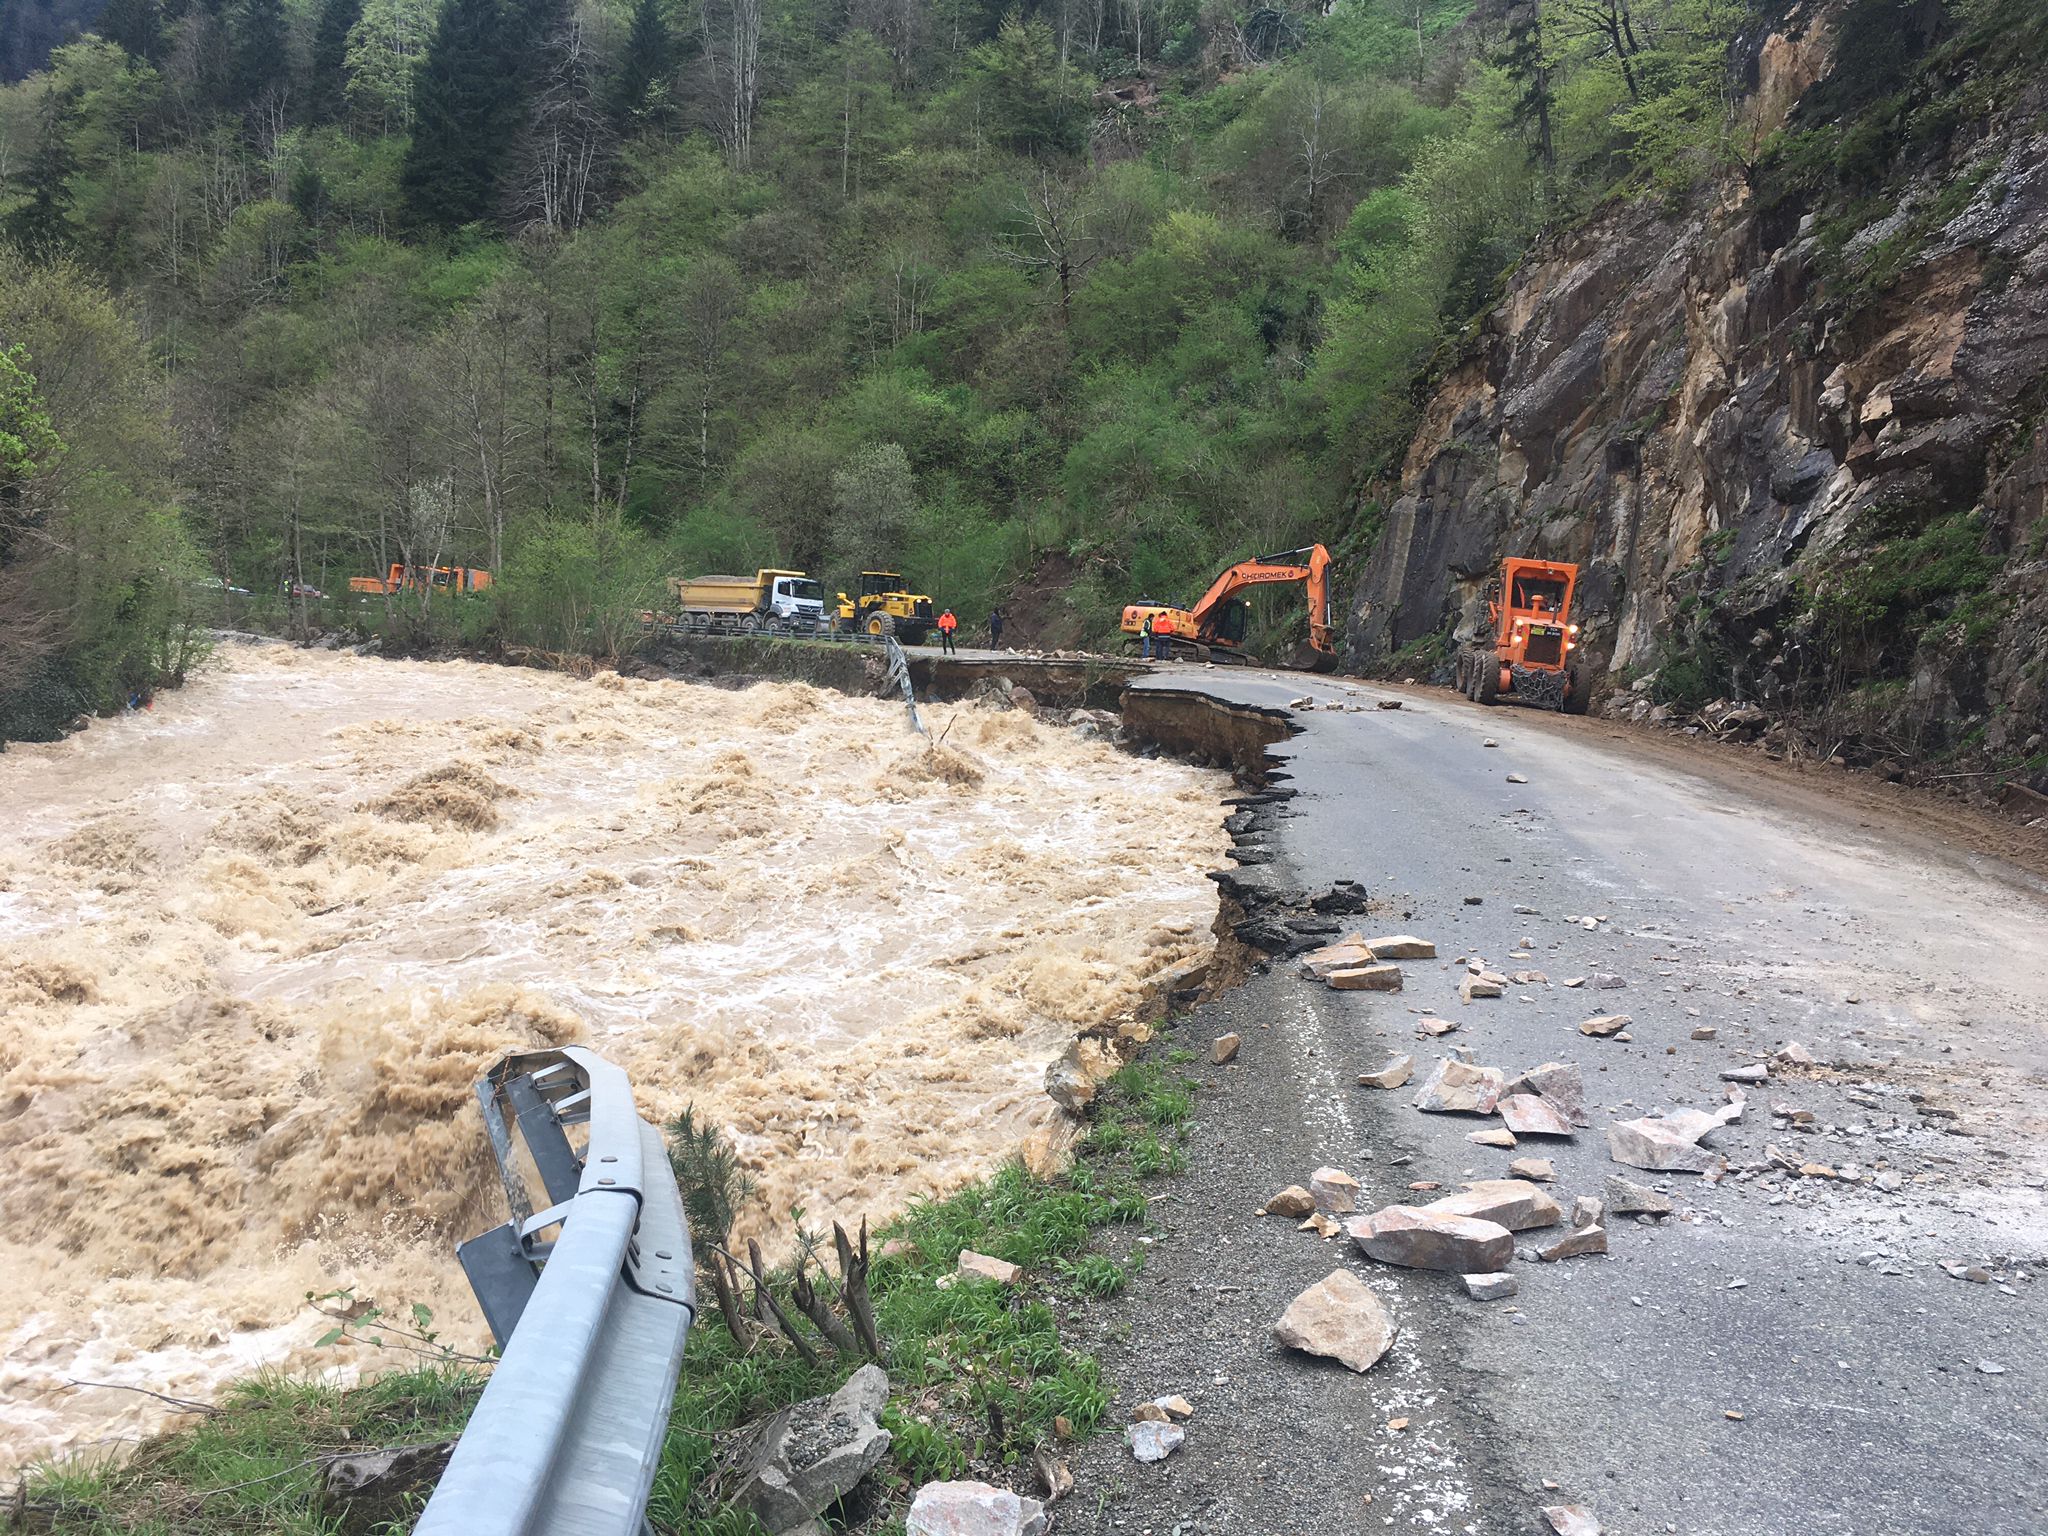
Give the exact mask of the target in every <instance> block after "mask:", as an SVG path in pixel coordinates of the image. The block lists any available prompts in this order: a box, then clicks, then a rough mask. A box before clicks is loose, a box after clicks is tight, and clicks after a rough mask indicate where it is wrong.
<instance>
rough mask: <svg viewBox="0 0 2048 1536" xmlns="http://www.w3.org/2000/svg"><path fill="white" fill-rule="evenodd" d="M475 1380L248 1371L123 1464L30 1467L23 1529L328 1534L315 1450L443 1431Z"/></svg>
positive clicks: (470, 1374)
mask: <svg viewBox="0 0 2048 1536" xmlns="http://www.w3.org/2000/svg"><path fill="white" fill-rule="evenodd" d="M483 1382H484V1377H483V1376H482V1374H480V1373H479V1372H477V1371H475V1370H473V1369H471V1368H468V1367H465V1366H453V1365H441V1364H435V1365H430V1366H427V1367H425V1368H423V1369H417V1370H410V1371H400V1372H393V1373H390V1374H387V1375H383V1376H378V1377H374V1378H372V1379H371V1380H369V1381H367V1382H365V1383H364V1384H363V1385H361V1386H358V1387H353V1388H347V1389H341V1388H335V1387H329V1386H321V1385H318V1384H315V1383H312V1382H306V1381H295V1380H293V1379H291V1378H289V1377H285V1376H280V1375H275V1374H263V1375H257V1376H252V1377H250V1378H248V1379H246V1380H244V1381H241V1382H237V1383H236V1384H235V1385H234V1386H233V1387H231V1388H230V1389H229V1390H228V1392H227V1393H226V1395H225V1396H224V1397H223V1398H222V1400H221V1401H220V1402H219V1403H218V1404H217V1405H216V1408H217V1411H216V1412H214V1413H212V1414H210V1415H208V1416H206V1417H205V1418H202V1419H199V1420H198V1421H197V1422H196V1423H195V1424H193V1425H192V1426H191V1427H190V1428H188V1429H186V1430H184V1431H182V1432H177V1433H172V1434H168V1435H164V1436H160V1437H159V1438H157V1439H155V1440H152V1441H149V1442H148V1443H146V1444H144V1445H143V1446H142V1447H141V1448H140V1449H139V1450H138V1451H137V1452H136V1454H135V1455H134V1456H133V1457H131V1458H130V1459H129V1460H127V1461H126V1462H124V1463H116V1462H113V1461H111V1460H96V1461H82V1460H75V1461H71V1462H67V1463H65V1464H63V1465H62V1466H60V1467H56V1468H51V1469H44V1470H40V1471H37V1472H35V1473H32V1474H31V1475H30V1479H29V1490H28V1496H29V1499H30V1502H31V1504H32V1506H35V1507H36V1508H37V1510H38V1512H39V1513H41V1514H42V1515H43V1516H44V1520H43V1523H41V1524H32V1525H31V1526H29V1527H28V1529H32V1530H41V1529H47V1530H50V1531H61V1532H66V1533H72V1536H116V1533H131V1536H172V1533H178V1536H186V1533H213V1532H230V1531H265V1532H277V1533H280V1536H327V1533H330V1532H339V1531H340V1530H341V1529H342V1525H341V1522H340V1521H339V1520H338V1519H337V1518H336V1517H335V1516H334V1515H332V1514H328V1513H323V1512H322V1511H321V1510H320V1508H319V1503H318V1499H317V1496H316V1491H317V1486H318V1481H319V1458H320V1457H321V1456H323V1455H326V1454H328V1453H331V1452H335V1451H345V1450H361V1449H367V1448H370V1447H375V1446H388V1445H408V1444H415V1443H423V1442H430V1441H435V1440H445V1439H448V1438H450V1437H452V1436H454V1435H456V1434H458V1433H459V1432H460V1431H461V1429H462V1425H463V1424H464V1422H465V1421H466V1420H467V1419H468V1417H469V1411H470V1408H471V1407H472V1406H473V1405H474V1404H475V1402H476V1399H477V1396H478V1394H479V1393H481V1392H482V1390H483ZM418 1502H419V1503H424V1502H425V1499H424V1495H422V1496H421V1498H420V1499H419V1501H418Z"/></svg>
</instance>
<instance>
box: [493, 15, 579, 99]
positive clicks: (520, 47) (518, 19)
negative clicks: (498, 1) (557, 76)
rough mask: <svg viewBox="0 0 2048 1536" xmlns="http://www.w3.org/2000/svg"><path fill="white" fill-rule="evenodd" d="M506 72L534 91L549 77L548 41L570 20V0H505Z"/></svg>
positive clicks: (526, 88)
mask: <svg viewBox="0 0 2048 1536" xmlns="http://www.w3.org/2000/svg"><path fill="white" fill-rule="evenodd" d="M503 4H504V22H503V24H502V31H501V36H502V38H503V46H504V59H505V63H504V69H505V74H506V76H507V77H508V78H509V79H511V80H514V81H516V82H517V83H518V86H519V88H520V90H521V91H522V92H524V93H527V94H531V93H533V92H535V91H537V90H539V89H540V87H541V85H542V83H543V82H544V81H545V80H546V79H547V76H548V73H549V70H548V58H547V47H548V44H549V43H551V42H553V41H555V39H556V38H557V37H558V36H559V35H560V33H561V31H562V29H563V28H564V27H565V26H567V25H568V21H569V0H503Z"/></svg>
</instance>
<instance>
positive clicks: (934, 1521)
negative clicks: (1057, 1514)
mask: <svg viewBox="0 0 2048 1536" xmlns="http://www.w3.org/2000/svg"><path fill="white" fill-rule="evenodd" d="M1049 1528H1050V1527H1049V1524H1048V1522H1047V1520H1046V1518H1045V1506H1044V1505H1043V1504H1041V1503H1039V1502H1038V1500H1036V1499H1026V1498H1020V1497H1019V1496H1018V1495H1016V1494H1014V1493H1012V1492H1010V1490H1009V1489H1007V1488H998V1487H996V1486H994V1485H993V1484H991V1483H926V1484H925V1485H924V1486H923V1487H922V1488H920V1489H918V1490H917V1497H916V1498H915V1499H913V1500H912V1501H911V1505H910V1518H909V1519H908V1520H907V1521H906V1522H905V1523H904V1530H905V1531H906V1532H907V1533H908V1536H1044V1533H1045V1532H1046V1531H1047V1530H1048V1529H1049Z"/></svg>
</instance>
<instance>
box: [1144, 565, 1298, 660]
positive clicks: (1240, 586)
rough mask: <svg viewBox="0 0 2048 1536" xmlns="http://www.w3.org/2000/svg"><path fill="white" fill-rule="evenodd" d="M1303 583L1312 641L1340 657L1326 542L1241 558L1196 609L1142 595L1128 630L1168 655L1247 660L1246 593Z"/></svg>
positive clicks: (1208, 592) (1206, 593)
mask: <svg viewBox="0 0 2048 1536" xmlns="http://www.w3.org/2000/svg"><path fill="white" fill-rule="evenodd" d="M1297 581H1298V582H1300V583H1302V585H1303V586H1304V587H1306V588H1307V592H1308V643H1309V645H1310V646H1311V647H1312V648H1314V649H1315V650H1316V651H1317V652H1319V653H1320V654H1321V655H1322V656H1324V657H1330V658H1334V657H1335V656H1336V654H1337V646H1336V639H1335V631H1334V627H1333V626H1332V624H1331V622H1330V552H1329V551H1328V550H1327V549H1325V548H1323V546H1322V545H1320V544H1310V545H1306V546H1304V547H1303V548H1301V549H1287V550H1282V551H1281V552H1280V553H1279V554H1277V555H1259V556H1257V557H1255V558H1253V559H1250V560H1240V561H1238V563H1237V564H1236V565H1233V566H1232V567H1230V569H1229V570H1227V571H1225V572H1224V573H1223V574H1222V575H1221V576H1218V577H1217V578H1216V579H1215V580H1214V581H1212V582H1211V583H1210V584H1209V590H1208V591H1207V592H1204V593H1203V594H1202V597H1201V601H1199V602H1198V603H1196V604H1195V605H1194V607H1192V608H1181V607H1177V606H1175V605H1174V604H1172V603H1166V602H1161V601H1159V600H1158V599H1156V598H1149V597H1141V598H1139V599H1138V600H1137V601H1136V602H1134V603H1131V604H1130V605H1128V606H1127V607H1126V608H1125V609H1124V617H1123V632H1124V633H1125V634H1127V635H1140V636H1143V635H1148V634H1149V636H1150V637H1151V643H1153V644H1156V645H1157V646H1158V649H1159V653H1160V654H1161V655H1162V656H1163V655H1169V654H1171V655H1177V656H1182V657H1194V658H1197V659H1209V658H1210V657H1212V656H1213V657H1214V658H1216V659H1219V660H1232V661H1242V660H1244V659H1245V656H1244V653H1243V651H1242V649H1241V647H1242V646H1243V644H1244V630H1245V615H1246V608H1247V605H1246V604H1244V603H1243V602H1242V601H1241V595H1242V594H1243V593H1244V592H1245V591H1246V590H1247V589H1249V588H1251V587H1267V586H1274V585H1276V584H1279V583H1285V582H1297Z"/></svg>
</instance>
